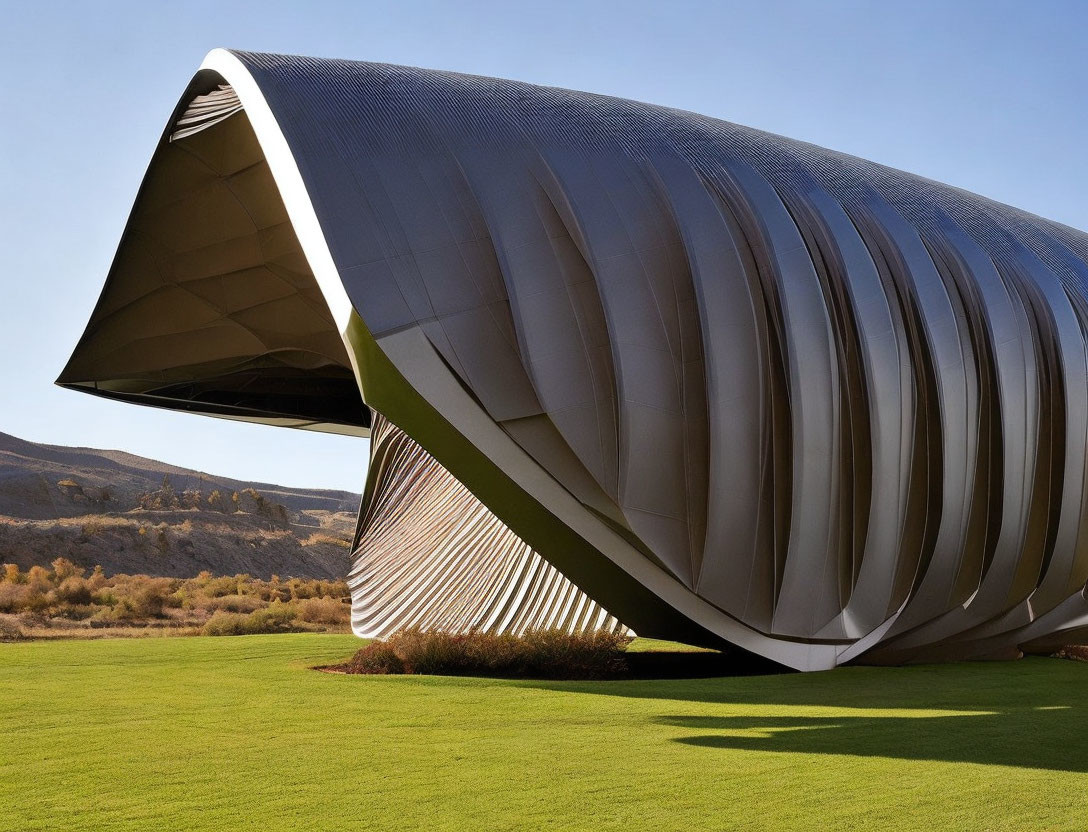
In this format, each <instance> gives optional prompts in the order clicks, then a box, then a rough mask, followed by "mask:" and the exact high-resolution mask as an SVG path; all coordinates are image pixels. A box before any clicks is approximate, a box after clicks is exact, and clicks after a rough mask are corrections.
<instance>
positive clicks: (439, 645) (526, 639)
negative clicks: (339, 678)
mask: <svg viewBox="0 0 1088 832" xmlns="http://www.w3.org/2000/svg"><path fill="white" fill-rule="evenodd" d="M629 642H630V639H629V638H628V637H626V636H620V635H614V634H611V633H603V632H595V633H567V632H563V631H561V630H536V631H531V632H528V633H526V634H525V635H523V636H510V635H489V634H486V633H467V634H463V635H452V634H450V633H442V632H437V631H433V630H419V629H410V630H400V631H398V632H396V633H393V635H391V636H390V637H389V638H388V639H386V640H385V641H375V642H373V643H371V644H369V645H367V646H366V647H364V648H363V649H362V650H360V651H358V652H357V653H356V654H355V656H354V657H352V659H351V660H350V661H349V662H348V663H347V664H346V665H344V666H343V667H342V668H341V669H343V670H344V671H345V672H348V673H425V674H434V675H445V676H451V675H452V676H479V675H487V676H518V677H528V678H535V679H609V678H615V677H617V676H622V675H623V674H624V673H625V672H626V670H627V664H626V661H625V660H624V650H625V648H626V647H627V644H628V643H629Z"/></svg>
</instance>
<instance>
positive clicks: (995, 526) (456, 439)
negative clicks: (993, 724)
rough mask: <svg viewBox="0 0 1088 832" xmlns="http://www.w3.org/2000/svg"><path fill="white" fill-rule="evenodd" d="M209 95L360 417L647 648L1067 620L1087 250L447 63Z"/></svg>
mask: <svg viewBox="0 0 1088 832" xmlns="http://www.w3.org/2000/svg"><path fill="white" fill-rule="evenodd" d="M222 84H230V85H231V88H232V89H233V90H234V91H235V92H236V93H237V95H238V99H239V101H240V103H241V105H242V106H243V107H244V108H245V113H246V115H247V116H248V117H249V119H251V120H252V127H251V128H250V129H251V130H252V133H253V134H254V136H255V138H256V142H257V143H258V144H259V145H260V147H261V148H263V149H264V150H265V152H266V154H267V156H268V166H267V170H266V172H265V177H266V181H265V186H264V187H265V190H264V191H263V192H264V193H265V194H266V195H267V191H268V187H267V186H268V182H274V183H276V185H277V186H278V188H279V192H280V196H281V197H282V200H283V213H286V215H288V216H289V217H290V218H291V224H292V226H293V227H294V228H295V230H296V232H298V238H299V239H298V243H299V246H300V248H301V251H302V252H304V253H305V256H306V259H307V260H308V261H309V264H310V266H311V268H312V272H311V274H310V275H309V283H306V282H305V281H303V283H304V284H305V285H306V286H309V287H310V288H309V289H307V290H305V291H312V290H313V289H315V288H318V287H319V288H320V294H321V295H322V296H323V297H324V300H325V301H326V303H327V305H328V308H329V309H331V310H332V314H331V318H332V320H333V321H334V326H333V327H330V328H329V329H328V330H327V333H332V334H337V330H339V334H342V335H343V336H344V338H345V344H346V349H345V351H344V354H345V355H346V362H345V361H344V360H343V359H341V358H336V363H338V364H339V366H341V367H343V366H345V364H350V367H351V370H352V372H353V374H354V377H355V380H356V381H357V382H358V385H359V388H360V389H361V391H362V399H364V400H365V401H366V403H367V404H368V405H369V406H370V407H371V408H373V409H374V410H376V411H378V412H381V413H382V414H384V416H385V417H387V418H388V419H389V420H390V421H391V422H393V423H395V424H396V425H397V426H398V428H400V429H401V430H403V431H404V432H405V434H407V435H408V436H410V437H411V439H412V440H414V441H415V442H417V443H418V444H419V445H420V446H421V447H422V448H423V449H425V450H426V452H427V453H429V454H430V455H431V456H432V457H433V458H434V460H435V461H436V464H437V466H438V467H439V468H441V469H442V470H443V471H448V472H449V474H450V475H452V477H453V478H455V480H457V481H459V482H460V483H462V484H463V485H464V486H465V487H466V488H467V489H468V490H469V491H470V492H471V493H472V494H474V495H475V497H476V498H477V499H479V500H480V501H481V503H482V504H483V505H484V506H486V507H487V508H488V509H489V510H490V511H491V512H492V513H493V514H494V515H495V516H496V517H497V518H498V520H499V521H501V523H502V524H504V526H505V527H507V528H508V529H509V531H510V533H511V534H512V535H513V536H515V537H516V538H517V539H518V540H520V541H524V544H525V545H526V546H527V547H530V548H531V549H532V550H534V551H536V552H539V554H540V556H542V557H543V558H545V559H546V560H547V561H549V562H550V563H551V564H552V565H553V566H554V567H555V568H557V569H558V570H560V571H561V572H562V573H563V574H564V575H566V576H567V577H568V578H569V579H570V580H571V581H573V582H574V583H575V584H576V585H577V586H578V587H580V588H581V589H582V590H584V591H585V592H586V593H587V594H588V595H589V596H590V597H592V598H593V599H595V601H597V602H598V603H600V604H601V605H602V606H603V607H604V608H606V609H608V610H609V611H610V612H611V613H613V614H614V615H616V616H617V617H618V618H619V619H620V620H621V621H623V622H624V623H625V624H627V625H629V626H631V627H632V628H634V629H635V630H637V631H638V632H639V633H640V634H645V635H659V636H663V637H673V638H682V639H687V640H692V641H698V642H701V643H708V644H714V643H722V642H729V643H732V644H736V645H739V646H741V647H742V648H744V649H746V650H750V651H754V652H758V653H761V654H762V655H765V656H767V657H769V658H772V659H774V660H775V661H779V662H782V663H783V664H788V665H790V666H793V667H799V668H817V667H829V666H833V665H834V664H836V663H841V662H843V661H850V660H855V659H862V660H872V661H890V662H899V661H910V660H923V659H937V658H954V657H970V656H990V655H999V654H1006V653H1008V652H1009V651H1015V649H1016V648H1017V646H1018V645H1021V644H1025V643H1029V642H1031V643H1041V641H1042V640H1045V639H1046V638H1047V637H1048V634H1052V633H1058V632H1065V631H1072V630H1075V629H1076V628H1077V627H1080V626H1083V625H1082V623H1081V622H1082V621H1083V617H1084V615H1085V614H1088V601H1086V600H1085V598H1084V595H1083V588H1084V586H1085V581H1086V580H1088V536H1086V534H1088V528H1086V526H1085V523H1086V516H1088V512H1086V511H1085V508H1086V498H1088V488H1086V487H1085V485H1086V483H1085V473H1086V471H1085V464H1086V453H1085V450H1086V435H1088V380H1086V375H1088V364H1086V339H1085V331H1086V329H1088V301H1086V297H1088V235H1085V234H1084V233H1082V232H1079V231H1076V230H1074V229H1070V228H1068V227H1065V226H1061V225H1058V224H1056V223H1052V222H1049V221H1047V220H1044V219H1041V218H1039V217H1035V216H1032V215H1029V214H1026V213H1024V212H1021V211H1017V210H1016V209H1014V208H1010V207H1008V206H1005V205H1001V204H998V203H995V202H993V201H990V200H987V199H984V198H982V197H979V196H976V195H973V194H969V193H966V192H963V191H959V190H956V189H954V188H950V187H947V186H944V185H940V184H938V183H935V182H931V181H929V180H924V179H921V178H919V177H915V176H912V175H910V174H906V173H903V172H900V171H895V170H892V169H889V168H885V167H882V166H879V165H875V164H872V163H870V162H866V161H864V160H860V159H856V158H854V157H849V156H845V155H843V154H839V153H835V152H833V151H828V150H823V149H821V148H817V147H814V146H812V145H808V144H804V143H801V142H795V141H792V140H789V139H785V138H782V137H779V136H774V135H771V134H767V133H763V132H760V131H756V130H751V129H748V128H744V127H740V126H737V125H733V124H729V123H727V122H722V121H718V120H715V119H710V118H706V117H703V116H699V115H696V114H693V113H686V112H680V111H676V110H670V109H667V108H662V107H656V106H652V105H648V104H641V103H637V102H631V101H623V100H618V99H613V98H607V97H603V96H595V95H590V94H587V93H579V92H571V91H567V90H558V89H551V88H542V87H534V86H531V85H527V84H520V83H516V82H511V81H502V80H496V79H489V78H479V77H473V76H464V75H457V74H453V73H444V72H433V71H425V70H418V69H411V68H405V67H395V66H388V65H380V64H368V63H359V62H348V61H333V60H317V59H309V58H299V57H289V56H276V55H263V54H249V53H226V52H216V53H212V55H210V56H209V58H208V60H207V62H206V64H205V68H204V69H203V70H202V72H201V73H200V74H198V76H197V78H196V79H194V82H193V84H192V85H191V86H190V89H189V90H188V91H187V93H186V96H185V97H184V98H183V101H182V104H181V105H179V110H178V111H177V114H178V115H184V113H185V110H186V108H187V107H188V106H189V104H190V103H191V102H192V101H193V100H194V98H195V97H197V96H202V95H207V94H208V93H212V92H213V91H215V90H219V89H220V85H222ZM175 119H176V117H175ZM249 119H246V117H245V116H234V117H231V118H227V119H225V120H223V121H221V122H219V123H217V124H214V125H211V126H209V127H208V128H207V129H205V130H203V131H201V132H200V133H199V134H197V135H194V136H190V137H189V138H185V139H182V140H181V142H176V143H175V144H178V143H184V142H185V141H193V140H202V141H208V142H213V141H215V140H216V136H219V140H223V136H224V135H225V134H223V133H220V132H219V131H223V130H230V129H232V125H234V128H233V129H237V126H238V125H239V124H241V125H245V126H246V127H249V124H250V120H249ZM177 126H178V125H177V124H175V121H172V122H171V125H170V127H169V128H168V133H169V132H170V131H172V130H174V129H176V128H177ZM164 152H165V151H164V150H163V146H160V149H159V152H158V153H157V154H156V158H155V160H154V161H153V162H152V167H151V170H150V171H149V174H148V176H149V179H151V178H153V177H154V176H155V174H156V170H157V166H158V165H159V164H160V157H161V156H162V155H163V154H164ZM143 215H144V211H143V209H142V208H141V203H140V202H138V204H137V208H136V209H135V210H134V215H133V219H132V220H131V221H130V228H131V227H132V226H133V225H134V224H136V225H139V224H141V223H143V222H144V221H145V217H144V216H143ZM213 216H214V214H213ZM131 247H132V243H131V242H130V241H129V240H128V238H127V237H126V241H125V243H124V244H123V245H122V249H121V252H119V255H118V261H119V262H121V261H122V260H123V259H124V257H125V256H126V253H127V251H128V250H129V249H130V248H131ZM166 259H167V261H169V259H170V258H169V257H167V258H166ZM315 263H317V264H319V265H316V266H315V265H314V264H315ZM330 264H331V265H330ZM117 268H118V266H117V265H116V264H115V269H117ZM112 279H113V275H112V273H111V280H112ZM133 280H134V281H135V282H136V283H137V284H139V281H140V280H143V281H145V282H146V281H148V280H149V278H148V276H147V275H146V274H144V275H143V276H139V275H137V276H135V277H134V278H133ZM258 288H259V285H258ZM108 289H109V287H107V290H108ZM300 291H304V290H300ZM105 297H106V295H104V298H105ZM345 299H346V301H345ZM345 303H346V305H347V306H348V307H349V308H350V310H352V311H351V313H350V316H347V317H345V315H344V314H343V312H342V310H343V309H344V308H345ZM100 307H101V304H100ZM100 311H101V310H96V313H95V315H96V317H95V318H94V319H92V327H91V328H90V329H89V330H88V335H87V336H85V338H84V341H83V342H81V344H80V347H79V349H77V353H76V355H75V356H74V357H73V363H74V364H76V365H79V366H82V365H81V364H80V362H81V361H86V360H89V359H87V356H91V355H94V354H96V350H97V347H96V346H95V342H96V340H98V336H96V335H95V333H94V332H92V330H94V327H95V321H96V320H97V319H98V316H99V315H100ZM282 315H284V316H288V317H289V313H288V312H287V311H284V312H282ZM274 317H275V316H273V318H274ZM179 328H180V329H181V330H185V329H186V327H185V326H184V325H180V327H179ZM284 331H287V330H284ZM288 340H290V339H288ZM331 353H332V351H331V350H326V351H325V354H326V355H330V356H331ZM113 360H114V359H113V358H110V359H109V361H106V360H103V361H102V362H100V364H99V365H98V366H97V368H96V369H97V371H98V372H97V377H98V379H99V383H100V385H101V384H106V385H107V386H108V385H109V379H111V378H115V377H116V376H115V374H114V373H113V370H112V367H110V366H108V365H109V364H110V362H111V361H113ZM91 363H94V362H93V361H92V362H91ZM66 373H67V371H66ZM84 375H88V374H87V373H85V374H84ZM283 375H284V378H285V379H286V378H289V377H290V375H291V374H289V373H284V374H283ZM270 379H271V380H272V381H273V382H274V379H275V373H272V374H271V375H270ZM341 401H342V402H344V403H348V402H350V399H349V398H347V397H345V398H343V399H341ZM359 407H360V410H363V409H364V408H362V406H361V404H360V406H359ZM304 409H306V410H307V411H310V416H311V418H312V419H313V420H314V422H315V423H318V422H321V421H322V420H325V419H326V417H325V415H323V414H322V413H321V410H322V408H321V407H320V405H308V406H307V408H304ZM341 421H350V420H343V419H341ZM359 422H360V424H361V425H365V424H366V422H365V420H364V419H362V418H360V420H359ZM390 487H391V486H390ZM365 510H366V509H365V508H364V511H365Z"/></svg>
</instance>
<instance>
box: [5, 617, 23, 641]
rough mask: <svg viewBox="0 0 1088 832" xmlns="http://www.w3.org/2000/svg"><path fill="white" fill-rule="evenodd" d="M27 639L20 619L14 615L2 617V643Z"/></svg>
mask: <svg viewBox="0 0 1088 832" xmlns="http://www.w3.org/2000/svg"><path fill="white" fill-rule="evenodd" d="M24 638H26V635H25V634H24V633H23V628H22V627H21V626H20V625H19V619H18V618H16V617H15V616H14V615H0V641H20V640H21V639H24Z"/></svg>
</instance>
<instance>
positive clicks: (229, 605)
mask: <svg viewBox="0 0 1088 832" xmlns="http://www.w3.org/2000/svg"><path fill="white" fill-rule="evenodd" d="M261 606H263V604H262V603H261V599H260V598H258V597H255V596H253V595H220V596H219V597H218V598H208V599H207V600H204V601H201V602H199V608H200V609H205V610H208V611H209V612H219V611H220V610H222V611H223V612H242V613H251V612H253V611H254V610H256V609H259V608H260V607H261Z"/></svg>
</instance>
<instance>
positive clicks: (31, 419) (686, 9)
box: [0, 0, 1088, 490]
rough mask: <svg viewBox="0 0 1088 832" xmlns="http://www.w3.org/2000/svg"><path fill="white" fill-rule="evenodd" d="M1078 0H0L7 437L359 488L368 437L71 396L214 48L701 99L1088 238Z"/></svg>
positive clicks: (1083, 7)
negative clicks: (140, 202) (96, 310)
mask: <svg viewBox="0 0 1088 832" xmlns="http://www.w3.org/2000/svg"><path fill="white" fill-rule="evenodd" d="M1086 33H1088V2H1081V0H1069V1H1068V2H1033V3H1025V2H999V0H982V2H967V1H966V0H964V1H963V2H953V1H952V0H936V1H934V2H920V1H918V0H912V1H911V2H892V1H891V0H874V2H832V1H831V0H827V1H826V2H817V0H811V2H775V1H774V0H761V2H745V3H739V2H738V3H726V2H709V0H708V1H707V2H659V3H651V2H641V0H626V2H616V3H604V2H602V3H594V2H592V1H591V0H582V2H568V0H549V2H544V3H523V2H514V1H513V0H505V2H471V1H470V0H458V1H457V2H414V1H413V0H396V2H392V1H391V0H387V2H382V3H374V2H365V0H356V1H355V2H318V0H310V2H305V3H303V2H296V3H285V2H273V1H272V0H261V2H230V0H215V2H203V0H186V2H184V3H166V2H162V3H160V2H148V0H140V1H139V2H131V3H129V2H105V1H104V0H100V2H87V0H82V1H81V2H71V3H59V2H47V0H36V2H26V1H25V0H0V77H2V78H3V79H4V80H3V89H2V92H0V96H2V98H0V102H2V104H3V116H2V122H0V124H2V126H0V264H2V269H3V271H2V272H0V281H2V283H0V286H2V292H0V431H4V432H7V433H14V434H16V435H18V436H21V437H23V438H26V439H32V440H36V441H42V442H50V443H56V444H79V445H89V446H92V447H108V448H122V449H124V450H128V451H132V452H134V453H139V454H143V455H146V456H151V457H155V458H159V459H163V460H166V461H168V462H172V463H176V464H180V465H185V466H188V467H192V468H197V469H201V470H204V471H211V472H215V473H219V474H226V475H233V476H238V477H245V478H253V479H260V480H265V481H273V482H280V483H284V484H288V485H311V486H325V487H340V488H351V489H353V490H358V489H360V488H361V487H362V483H363V478H364V476H365V469H366V457H367V450H368V449H367V445H366V442H365V441H364V440H359V439H350V438H342V437H332V436H323V435H315V434H310V433H306V432H303V431H286V430H283V429H279V428H270V427H265V426H257V425H246V424H240V423H234V422H227V421H223V420H218V419H209V418H207V417H203V416H194V415H187V414H176V413H170V412H166V411H159V410H154V409H150V408H140V407H134V406H132V405H124V404H119V403H113V402H109V401H106V400H103V399H99V398H96V397H93V396H87V395H82V394H79V393H75V392H70V391H65V390H61V389H59V388H56V387H53V386H52V381H53V379H54V378H55V377H56V375H57V373H58V372H59V371H60V369H61V367H62V366H63V365H64V363H65V360H66V359H67V357H68V355H69V353H70V351H71V349H72V347H73V346H74V344H75V342H76V340H77V338H78V336H79V334H80V333H81V332H82V330H83V326H84V324H85V323H86V320H87V316H88V314H89V313H90V311H91V308H92V307H93V305H94V302H95V300H96V298H97V297H98V292H99V290H100V288H101V286H102V282H103V280H104V278H105V275H106V272H107V270H108V268H109V264H110V261H111V259H112V257H113V253H114V250H115V248H116V246H117V242H118V240H119V238H120V235H121V231H122V228H123V227H124V223H125V220H126V219H127V216H128V212H129V209H130V207H131V205H132V201H133V198H134V197H135V195H136V190H137V187H138V186H139V183H140V179H141V177H142V176H143V173H144V170H145V168H146V165H147V163H148V161H149V159H150V156H151V152H152V150H153V149H154V146H155V142H156V140H157V139H158V137H159V135H160V133H161V131H162V129H163V127H164V126H165V120H166V118H167V117H168V116H169V114H170V112H171V110H172V109H173V107H174V104H175V103H176V101H177V98H178V96H179V95H180V94H181V92H182V90H183V89H184V88H185V85H186V83H187V82H188V80H189V78H190V76H191V75H192V73H193V72H194V71H195V70H196V68H197V66H198V65H199V64H200V62H201V60H202V58H203V57H204V54H205V53H206V52H208V51H209V50H210V49H212V48H214V47H217V46H225V47H232V48H239V49H250V50H259V51H260V50H263V51H271V52H287V53H296V54H306V55H317V56H324V57H337V58H355V59H361V60H374V61H387V62H391V63H401V64H411V65H415V66H423V67H432V68H439V69H450V70H457V71H462V72H471V73H478V74H482V75H495V76H502V77H506V78H516V79H519V80H523V81H530V82H535V83H540V84H551V85H556V86H562V87H571V88H575V89H583V90H590V91H592V92H600V93H607V94H611V95H619V96H623V97H627V98H635V99H641V100H645V101H652V102H655V103H659V104H666V105H669V106H674V107H680V108H684V109H689V110H695V111H697V112H700V113H704V114H707V115H711V116H716V117H718V118H723V119H727V120H730V121H735V122H739V123H741V124H746V125H749V126H752V127H758V128H761V129H765V130H771V131H773V132H776V133H781V134H784V135H787V136H792V137H794V138H798V139H804V140H807V141H811V142H815V143H817V144H820V145H824V146H826V147H831V148H834V149H836V150H842V151H846V152H849V153H854V154H856V155H859V156H864V157H866V158H869V159H872V160H874V161H877V162H881V163H884V164H888V165H892V166H894V167H898V168H902V169H905V170H909V171H912V172H915V173H919V174H922V175H924V176H928V177H932V178H934V179H938V180H940V181H943V182H948V183H950V184H953V185H957V186H960V187H963V188H967V189H968V190H972V191H976V192H978V193H982V194H985V195H986V196H989V197H993V198H995V199H998V200H1001V201H1003V202H1008V203H1011V204H1013V205H1016V206H1017V207H1020V208H1024V209H1026V210H1029V211H1033V212H1035V213H1037V214H1041V215H1043V216H1046V217H1049V218H1051V219H1055V220H1058V221H1060V222H1064V223H1067V224H1069V225H1072V226H1074V227H1077V228H1082V229H1088V161H1086V158H1088V150H1086V148H1088V60H1086V58H1088V55H1086V45H1088V44H1086Z"/></svg>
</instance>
